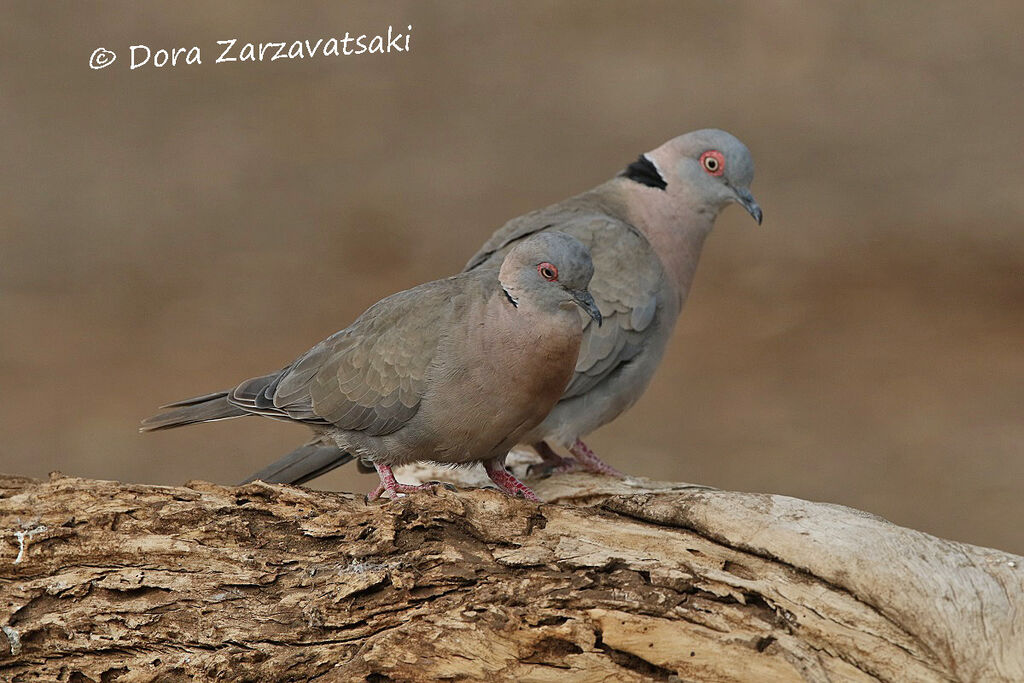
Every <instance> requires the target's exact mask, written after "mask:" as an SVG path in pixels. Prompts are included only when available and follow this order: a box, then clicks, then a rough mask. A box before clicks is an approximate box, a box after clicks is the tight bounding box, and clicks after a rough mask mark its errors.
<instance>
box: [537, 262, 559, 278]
mask: <svg viewBox="0 0 1024 683" xmlns="http://www.w3.org/2000/svg"><path fill="white" fill-rule="evenodd" d="M537 272H538V273H540V276H541V277H542V278H544V279H545V280H547V281H549V282H554V281H555V280H557V279H558V268H556V267H555V264H553V263H548V262H547V261H545V262H544V263H541V264H539V265H538V266H537Z"/></svg>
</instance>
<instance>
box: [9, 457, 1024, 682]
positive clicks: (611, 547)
mask: <svg viewBox="0 0 1024 683" xmlns="http://www.w3.org/2000/svg"><path fill="white" fill-rule="evenodd" d="M420 474H421V476H422V477H427V478H438V477H437V474H436V473H430V472H421V473H420ZM457 476H465V475H457ZM462 483H466V482H462ZM533 485H534V486H535V488H536V490H537V492H538V494H539V495H540V496H541V497H542V498H544V499H545V500H548V501H552V502H551V503H548V504H544V505H536V504H533V503H529V502H526V501H523V500H519V499H511V498H508V497H505V496H503V495H501V494H499V493H497V492H495V491H493V490H479V489H465V490H460V491H458V492H451V491H447V490H444V489H438V490H437V491H435V492H423V493H419V494H414V495H411V496H408V497H405V498H401V499H399V500H395V501H383V502H377V503H371V504H366V503H365V502H363V498H362V496H361V495H358V496H357V495H351V494H338V493H324V492H315V491H309V490H305V489H302V488H296V487H290V486H277V485H274V486H272V485H267V484H263V483H260V482H257V483H254V484H249V485H247V486H242V487H224V486H216V485H213V484H208V483H203V482H191V483H190V484H188V485H186V486H182V487H161V486H140V485H131V484H120V483H116V482H106V481H91V480H83V479H73V478H65V477H61V476H59V475H54V476H53V477H51V479H50V480H49V481H42V482H40V481H34V480H30V479H23V478H16V477H0V608H2V613H0V626H2V629H0V634H2V635H0V679H3V680H9V681H36V680H45V681H90V680H91V681H122V682H123V681H157V680H159V681H178V680H181V681H184V680H193V679H220V678H223V679H230V680H275V681H276V680H282V681H306V680H322V681H350V680H366V681H388V680H396V681H399V680H414V681H418V680H474V679H481V678H489V679H492V680H516V681H558V682H559V683H562V682H564V681H616V682H618V681H650V680H664V681H668V680H697V681H774V680H810V681H860V680H879V679H880V680H886V681H946V680H964V681H999V680H1003V681H1020V680H1024V558H1020V557H1017V556H1014V555H1010V554H1007V553H1002V552H999V551H995V550H989V549H985V548H979V547H975V546H970V545H965V544H962V543H954V542H950V541H944V540H941V539H938V538H935V537H932V536H929V535H927V534H923V533H920V532H917V531H913V530H909V529H904V528H901V527H897V526H895V525H893V524H890V523H888V522H886V521H884V520H882V519H879V518H877V517H874V516H871V515H868V514H865V513H862V512H858V511H856V510H851V509H848V508H843V507H839V506H834V505H827V504H819V503H810V502H806V501H801V500H796V499H792V498H786V497H783V496H771V495H762V494H745V493H733V492H725V491H715V490H710V489H706V488H702V487H689V486H686V485H682V484H665V483H659V482H651V481H646V480H627V481H617V480H611V479H607V478H601V477H594V476H588V475H581V474H576V475H565V476H557V477H552V478H550V479H547V480H542V481H539V482H533Z"/></svg>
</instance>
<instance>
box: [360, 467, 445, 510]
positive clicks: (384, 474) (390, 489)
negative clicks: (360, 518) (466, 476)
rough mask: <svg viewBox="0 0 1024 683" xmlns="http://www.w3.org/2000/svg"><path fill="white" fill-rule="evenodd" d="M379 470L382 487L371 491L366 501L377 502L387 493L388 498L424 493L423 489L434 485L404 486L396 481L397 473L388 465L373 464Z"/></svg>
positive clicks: (378, 474)
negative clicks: (416, 492)
mask: <svg viewBox="0 0 1024 683" xmlns="http://www.w3.org/2000/svg"><path fill="white" fill-rule="evenodd" d="M373 466H374V467H376V468H377V476H379V477H380V486H378V487H377V488H375V489H374V490H373V491H370V493H369V494H367V496H366V500H368V501H370V500H376V499H377V498H380V496H381V495H382V494H383V493H384V492H385V491H386V492H387V493H388V498H398V496H399V494H402V493H412V492H413V491H422V490H423V489H429V488H432V487H433V486H434V484H420V485H419V486H413V485H412V484H402V483H399V481H398V480H397V479H395V473H394V472H392V471H391V467H390V466H388V465H379V464H377V463H374V464H373Z"/></svg>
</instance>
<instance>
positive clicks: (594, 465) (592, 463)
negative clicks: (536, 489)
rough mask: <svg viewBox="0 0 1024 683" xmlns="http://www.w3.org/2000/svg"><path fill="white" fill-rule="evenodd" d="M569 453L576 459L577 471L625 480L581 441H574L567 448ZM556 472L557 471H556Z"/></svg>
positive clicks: (624, 476)
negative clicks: (582, 470)
mask: <svg viewBox="0 0 1024 683" xmlns="http://www.w3.org/2000/svg"><path fill="white" fill-rule="evenodd" d="M569 452H570V453H572V454H573V456H575V458H576V465H577V469H584V470H586V471H587V472H593V473H594V474H604V475H607V476H609V477H617V478H619V479H625V478H626V475H625V474H623V473H622V472H619V471H618V470H617V469H615V468H614V467H612V466H611V465H609V464H608V463H606V462H605V461H604V460H601V458H599V457H597V456H596V455H595V454H594V451H592V450H590V448H589V447H588V446H587V444H585V443H583V441H582V440H580V439H576V443H574V444H573V445H571V446H569ZM556 471H558V470H556Z"/></svg>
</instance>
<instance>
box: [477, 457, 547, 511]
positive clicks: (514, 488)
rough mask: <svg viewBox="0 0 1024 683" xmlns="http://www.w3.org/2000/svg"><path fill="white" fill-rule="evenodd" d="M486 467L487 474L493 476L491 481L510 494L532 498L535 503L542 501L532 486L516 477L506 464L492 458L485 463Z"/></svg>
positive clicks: (527, 498)
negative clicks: (506, 467)
mask: <svg viewBox="0 0 1024 683" xmlns="http://www.w3.org/2000/svg"><path fill="white" fill-rule="evenodd" d="M484 469H485V470H486V471H487V476H488V477H490V478H491V481H493V482H494V483H495V484H497V486H498V488H499V489H501V490H502V491H504V492H505V493H507V494H508V495H510V496H522V497H523V498H525V499H526V500H532V501H533V502H535V503H540V502H541V499H540V498H538V497H537V494H536V493H534V492H533V491H531V490H530V487H528V486H527V485H526V484H524V483H523V482H521V481H519V480H518V479H516V478H515V476H513V474H512V473H511V472H509V471H508V470H506V469H505V466H504V465H501V464H499V463H497V462H495V461H493V460H491V461H489V462H486V463H484Z"/></svg>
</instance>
